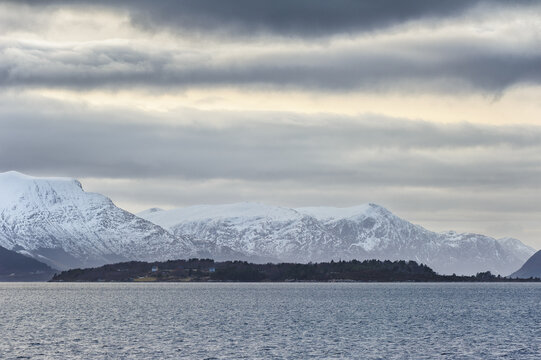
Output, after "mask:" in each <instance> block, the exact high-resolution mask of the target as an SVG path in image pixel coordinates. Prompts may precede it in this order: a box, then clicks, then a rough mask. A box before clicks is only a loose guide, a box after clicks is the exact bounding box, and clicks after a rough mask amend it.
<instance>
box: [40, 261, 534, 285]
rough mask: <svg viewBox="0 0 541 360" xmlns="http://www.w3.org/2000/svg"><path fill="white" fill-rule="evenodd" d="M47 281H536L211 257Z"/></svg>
mask: <svg viewBox="0 0 541 360" xmlns="http://www.w3.org/2000/svg"><path fill="white" fill-rule="evenodd" d="M50 281H52V282H312V281H313V282H508V281H513V282H539V281H541V280H540V279H539V278H529V279H510V278H506V277H501V276H500V275H498V276H495V275H493V274H491V273H490V272H489V271H487V272H481V273H478V274H477V275H472V276H458V275H439V274H437V273H436V272H434V271H433V270H432V269H431V268H429V267H428V266H426V265H423V264H418V263H417V262H415V261H404V260H400V261H388V260H387V261H380V260H365V261H358V260H351V261H337V262H334V261H331V262H322V263H308V264H296V263H281V264H271V263H269V264H252V263H248V262H245V261H224V262H216V261H214V260H212V259H189V260H170V261H166V262H142V261H130V262H123V263H118V264H111V265H104V266H101V267H96V268H88V269H72V270H67V271H63V272H61V273H60V274H55V275H54V277H53V278H52V279H51V280H50Z"/></svg>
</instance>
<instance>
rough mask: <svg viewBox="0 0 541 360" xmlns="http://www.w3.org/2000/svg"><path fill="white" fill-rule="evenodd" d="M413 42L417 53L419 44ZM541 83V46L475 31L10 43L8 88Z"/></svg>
mask: <svg viewBox="0 0 541 360" xmlns="http://www.w3.org/2000/svg"><path fill="white" fill-rule="evenodd" d="M411 47H413V48H414V49H413V50H415V51H412V48H411ZM539 82H541V51H540V50H539V49H522V48H520V47H511V46H506V45H505V44H499V43H497V42H494V41H493V42H490V41H486V42H480V41H473V40H469V39H460V40H456V39H455V40H447V41H440V42H434V41H419V42H415V43H414V44H411V43H409V44H401V43H390V44H386V45H385V44H379V45H370V44H359V45H358V46H354V45H351V44H349V45H343V46H337V47H335V48H331V49H330V50H329V49H328V48H325V47H322V48H317V49H304V48H301V49H295V48H293V49H282V50H276V51H266V52H265V53H261V52H258V51H257V50H254V51H252V52H250V50H249V49H247V50H246V53H243V54H237V55H231V54H229V53H227V50H224V53H220V52H219V51H214V52H213V51H207V50H205V51H182V50H170V51H165V50H163V51H155V50H149V49H144V48H138V47H136V46H130V45H125V44H116V45H115V44H108V45H105V44H98V45H96V44H93V45H81V46H76V47H67V46H64V47H62V46H56V47H53V46H48V47H46V46H41V47H40V46H37V45H34V44H24V43H19V42H4V43H0V87H2V86H3V87H13V86H25V87H50V88H55V87H57V88H58V87H60V88H75V89H83V90H85V89H94V88H100V87H106V88H114V89H122V88H126V87H131V86H139V87H153V88H160V87H161V88H164V89H163V90H164V91H165V90H167V89H169V88H171V87H175V88H189V87H194V86H196V87H197V86H200V87H201V86H203V87H206V86H210V87H212V86H245V87H246V86H248V87H253V86H255V87H271V88H291V89H308V90H311V91H349V90H365V91H385V90H387V89H393V90H397V89H399V90H416V91H442V92H456V91H472V90H476V91H478V90H481V91H484V92H490V93H499V92H501V91H504V90H505V89H506V88H508V87H509V86H512V85H515V84H518V83H539Z"/></svg>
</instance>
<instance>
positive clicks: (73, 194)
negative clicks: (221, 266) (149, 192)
mask: <svg viewBox="0 0 541 360" xmlns="http://www.w3.org/2000/svg"><path fill="white" fill-rule="evenodd" d="M0 246H3V247H5V248H7V249H10V250H15V251H17V252H19V253H22V254H25V255H29V256H32V257H34V258H36V259H37V260H39V261H42V262H45V263H47V264H49V265H51V266H52V267H54V268H56V269H67V268H72V267H86V266H98V265H103V264H106V263H111V262H115V261H121V260H128V259H129V260H167V259H176V258H185V257H187V256H190V255H191V254H193V253H194V244H193V242H192V241H191V240H190V239H188V238H186V237H183V236H174V235H172V234H171V233H169V232H168V231H166V230H164V229H163V228H161V227H160V226H157V225H155V224H153V223H151V222H149V221H147V220H144V219H141V218H139V217H137V216H135V215H133V214H131V213H129V212H127V211H124V210H122V209H120V208H118V207H116V206H115V205H114V204H113V202H112V201H111V200H110V199H108V198H107V197H105V196H103V195H100V194H95V193H88V192H85V191H83V188H82V186H81V184H80V183H79V181H77V180H74V179H69V178H36V177H31V176H27V175H23V174H20V173H18V172H14V171H10V172H6V173H0Z"/></svg>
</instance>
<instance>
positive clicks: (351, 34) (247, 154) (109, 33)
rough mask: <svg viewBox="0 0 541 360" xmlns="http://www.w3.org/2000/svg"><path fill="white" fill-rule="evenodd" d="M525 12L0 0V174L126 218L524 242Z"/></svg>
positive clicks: (533, 87)
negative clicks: (346, 225) (365, 207)
mask: <svg viewBox="0 0 541 360" xmlns="http://www.w3.org/2000/svg"><path fill="white" fill-rule="evenodd" d="M540 13H541V5H540V4H539V3H538V2H535V1H516V2H509V1H456V0H455V1H421V0H419V1H408V2H403V1H398V0H395V1H391V0H385V1H370V2H368V1H346V0H343V1H333V2H328V1H245V0H243V1H240V0H239V1H234V2H220V1H204V0H203V1H202V0H199V1H159V2H150V1H139V0H135V1H115V2H109V1H92V2H90V1H49V2H47V3H46V4H45V3H44V2H41V1H6V2H3V3H1V4H0V171H6V170H18V171H22V172H26V173H29V174H32V175H54V176H72V177H78V178H80V179H82V181H83V185H84V186H85V188H87V189H89V190H92V191H98V192H102V193H104V194H105V195H108V196H110V197H111V198H112V199H113V200H115V201H116V202H117V203H119V204H120V205H122V206H124V207H126V208H128V209H129V210H133V211H138V210H142V209H144V208H146V207H150V206H162V207H176V206H184V205H190V204H197V203H223V202H235V201H264V202H269V203H273V204H279V205H285V206H307V205H311V206H313V205H331V206H332V205H334V206H348V205H355V204H359V203H365V202H376V203H380V204H381V205H383V206H386V207H388V208H389V209H390V210H391V211H394V212H396V213H397V214H398V215H400V216H402V217H404V218H406V219H408V220H412V221H414V222H417V223H420V224H422V225H424V226H426V227H428V228H430V229H434V230H447V229H455V230H458V231H477V232H483V233H486V234H488V235H492V236H497V237H498V236H515V237H518V238H521V239H522V240H524V241H525V242H527V243H528V244H530V245H533V246H534V247H536V248H539V247H541V225H539V221H538V219H539V217H540V216H541V206H539V205H538V204H541V195H539V194H540V192H539V187H540V185H539V184H541V155H540V154H541V123H540V122H539V120H538V119H541V105H539V103H538V102H537V99H539V96H540V95H541V18H540V16H539V14H540ZM267 99H272V102H271V101H270V100H268V102H266V101H267ZM321 99H323V100H324V101H322V100H321ZM419 99H424V100H419ZM333 101H334V103H333ZM269 104H279V108H280V111H278V110H276V109H274V108H273V107H272V106H271V105H269ZM344 104H347V108H346V106H345V105H344ZM316 109H317V110H316ZM449 109H451V110H449ZM476 109H483V111H480V110H479V111H477V112H476V111H475V110H476ZM525 109H526V110H525ZM391 114H392V115H391ZM404 114H408V115H407V116H406V115H404ZM418 114H430V116H429V117H422V116H420V115H418ZM472 114H474V115H475V116H473V115H472ZM517 114H521V115H523V116H524V117H519V116H518V115H517ZM496 118H497V119H498V124H496V123H495V120H494V119H496Z"/></svg>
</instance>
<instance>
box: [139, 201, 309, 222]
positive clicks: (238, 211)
mask: <svg viewBox="0 0 541 360" xmlns="http://www.w3.org/2000/svg"><path fill="white" fill-rule="evenodd" d="M138 215H139V216H142V217H143V218H144V219H147V220H150V221H152V222H154V223H156V224H159V225H160V226H163V227H165V228H172V227H174V226H175V225H177V224H178V223H179V221H183V222H196V221H203V220H218V219H239V220H242V221H244V220H247V219H255V218H259V219H263V218H264V219H268V220H273V221H284V220H289V219H291V218H299V217H302V215H301V214H299V213H298V212H297V211H295V210H293V209H289V208H285V207H279V206H271V205H265V204H261V203H255V202H241V203H234V204H223V205H194V206H187V207H183V208H177V209H173V210H167V211H161V212H143V213H139V214H138Z"/></svg>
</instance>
